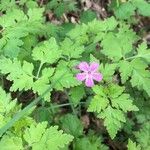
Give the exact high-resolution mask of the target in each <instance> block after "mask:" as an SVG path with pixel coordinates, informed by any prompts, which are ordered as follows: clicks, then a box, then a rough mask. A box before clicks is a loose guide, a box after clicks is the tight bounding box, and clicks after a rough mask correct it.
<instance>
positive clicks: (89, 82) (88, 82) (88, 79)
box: [85, 76, 94, 87]
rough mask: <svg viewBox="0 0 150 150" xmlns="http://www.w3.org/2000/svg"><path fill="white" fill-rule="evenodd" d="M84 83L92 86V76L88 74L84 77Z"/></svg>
mask: <svg viewBox="0 0 150 150" xmlns="http://www.w3.org/2000/svg"><path fill="white" fill-rule="evenodd" d="M85 85H86V86H87V87H92V86H94V81H93V78H92V76H89V77H88V78H86V80H85Z"/></svg>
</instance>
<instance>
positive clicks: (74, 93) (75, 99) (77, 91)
mask: <svg viewBox="0 0 150 150" xmlns="http://www.w3.org/2000/svg"><path fill="white" fill-rule="evenodd" d="M69 95H70V101H71V102H72V103H73V105H74V106H77V105H78V104H79V103H80V100H81V99H82V98H83V97H84V95H85V89H84V87H83V86H76V87H73V88H71V89H70V92H69Z"/></svg>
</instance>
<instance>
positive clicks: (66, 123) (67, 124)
mask: <svg viewBox="0 0 150 150" xmlns="http://www.w3.org/2000/svg"><path fill="white" fill-rule="evenodd" d="M61 123H62V129H63V130H64V131H65V132H66V133H68V134H71V135H73V136H74V137H76V138H77V137H79V136H81V135H82V134H83V125H82V123H81V121H80V120H79V119H78V118H77V117H76V116H74V115H71V114H67V115H65V116H63V117H62V118H61Z"/></svg>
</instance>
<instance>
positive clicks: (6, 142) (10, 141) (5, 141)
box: [0, 136, 23, 150]
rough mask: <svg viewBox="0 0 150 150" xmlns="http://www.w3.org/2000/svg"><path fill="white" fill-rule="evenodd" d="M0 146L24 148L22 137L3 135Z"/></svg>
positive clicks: (10, 148) (11, 148) (16, 148)
mask: <svg viewBox="0 0 150 150" xmlns="http://www.w3.org/2000/svg"><path fill="white" fill-rule="evenodd" d="M0 148H1V149H2V150H23V142H22V139H21V138H20V137H16V136H3V138H2V139H1V140H0Z"/></svg>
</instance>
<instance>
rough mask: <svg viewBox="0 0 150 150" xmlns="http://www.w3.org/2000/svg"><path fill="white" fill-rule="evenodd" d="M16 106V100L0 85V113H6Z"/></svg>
mask: <svg viewBox="0 0 150 150" xmlns="http://www.w3.org/2000/svg"><path fill="white" fill-rule="evenodd" d="M15 106H16V100H13V101H12V100H11V95H10V94H6V92H5V91H4V90H3V89H2V88H1V87H0V114H2V115H6V114H8V113H9V112H10V111H11V110H13V109H14V107H15Z"/></svg>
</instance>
